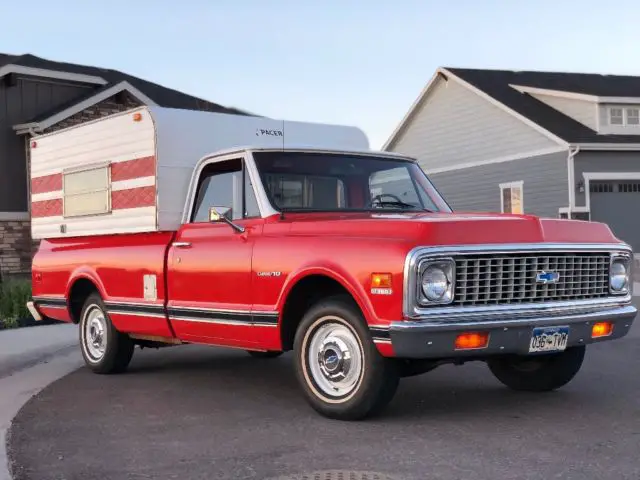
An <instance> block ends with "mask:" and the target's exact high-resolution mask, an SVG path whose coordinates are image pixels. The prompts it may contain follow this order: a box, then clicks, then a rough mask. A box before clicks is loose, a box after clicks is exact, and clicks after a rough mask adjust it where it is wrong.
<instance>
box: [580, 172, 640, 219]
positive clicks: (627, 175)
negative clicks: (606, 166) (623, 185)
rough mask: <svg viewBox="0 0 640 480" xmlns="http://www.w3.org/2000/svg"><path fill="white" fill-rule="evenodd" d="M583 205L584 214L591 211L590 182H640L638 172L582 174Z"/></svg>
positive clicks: (639, 173)
mask: <svg viewBox="0 0 640 480" xmlns="http://www.w3.org/2000/svg"><path fill="white" fill-rule="evenodd" d="M582 177H583V178H584V204H585V207H584V208H586V210H585V211H586V212H590V211H591V191H590V190H591V189H590V188H589V186H590V185H589V184H590V182H591V180H640V172H584V173H583V174H582Z"/></svg>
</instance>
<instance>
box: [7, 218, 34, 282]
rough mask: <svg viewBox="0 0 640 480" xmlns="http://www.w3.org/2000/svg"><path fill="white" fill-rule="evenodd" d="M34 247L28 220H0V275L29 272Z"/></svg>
mask: <svg viewBox="0 0 640 480" xmlns="http://www.w3.org/2000/svg"><path fill="white" fill-rule="evenodd" d="M36 249H37V243H35V242H33V241H32V240H31V222H29V220H9V221H0V275H1V276H2V277H3V278H6V277H8V276H13V275H20V274H28V273H29V272H31V260H32V258H33V254H34V252H35V251H36Z"/></svg>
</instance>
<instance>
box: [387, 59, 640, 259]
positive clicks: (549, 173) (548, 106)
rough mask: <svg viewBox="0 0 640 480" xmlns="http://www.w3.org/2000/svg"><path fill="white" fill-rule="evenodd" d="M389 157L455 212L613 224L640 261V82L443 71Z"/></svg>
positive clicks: (390, 143) (393, 140)
mask: <svg viewBox="0 0 640 480" xmlns="http://www.w3.org/2000/svg"><path fill="white" fill-rule="evenodd" d="M383 149H384V150H387V151H391V152H398V153H402V154H406V155H410V156H413V157H415V158H417V159H418V160H419V162H420V164H421V165H422V168H423V169H424V170H425V171H426V172H427V174H428V175H429V177H430V178H431V179H432V180H433V182H434V184H435V185H436V187H437V188H438V189H439V190H440V191H441V192H442V193H443V195H444V196H445V197H446V198H447V200H448V201H449V203H450V204H451V206H452V208H453V209H454V210H458V211H485V212H486V211H489V212H505V213H525V214H533V215H538V216H543V217H556V218H558V217H560V218H572V219H579V220H589V221H598V222H604V223H606V224H608V225H609V227H610V228H611V230H612V231H613V233H614V234H615V235H616V236H617V237H618V238H620V239H622V240H624V241H626V242H627V243H629V244H630V245H632V247H633V248H634V250H635V251H636V252H640V222H638V221H636V220H635V216H637V212H640V77H633V76H617V75H599V74H586V73H562V72H534V71H506V70H480V69H464V68H439V69H437V71H436V72H435V74H434V75H433V77H432V78H431V80H430V81H429V82H428V84H427V85H426V87H425V88H424V89H423V91H422V92H421V93H420V95H419V96H418V98H417V99H416V101H415V102H414V103H413V105H411V107H410V108H409V110H408V112H407V113H406V115H405V117H404V118H403V119H402V121H401V122H400V124H399V125H398V126H397V128H396V129H395V130H394V132H393V133H392V134H391V136H390V138H389V139H388V140H387V142H386V143H385V145H384V147H383Z"/></svg>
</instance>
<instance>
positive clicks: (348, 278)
mask: <svg viewBox="0 0 640 480" xmlns="http://www.w3.org/2000/svg"><path fill="white" fill-rule="evenodd" d="M311 275H323V276H325V277H329V278H331V279H333V280H335V281H336V282H338V283H339V284H340V285H342V286H343V287H344V288H345V290H347V292H349V294H350V295H351V296H352V297H353V299H354V300H355V301H356V303H357V304H358V306H359V307H360V310H361V311H362V313H363V315H364V317H365V319H366V321H367V323H372V322H373V321H374V319H375V318H376V316H375V311H374V309H373V305H372V304H371V300H370V299H369V297H368V295H367V293H366V291H365V290H364V288H363V287H362V284H361V282H359V281H358V279H356V278H354V276H353V275H352V274H350V273H349V272H348V271H347V270H346V269H345V268H344V267H342V266H341V265H338V264H336V263H333V262H325V263H323V264H314V265H311V264H307V265H303V266H301V267H300V268H298V269H297V270H295V271H293V272H291V274H290V275H289V276H288V277H287V279H286V281H285V283H284V285H283V288H282V291H281V293H280V297H279V298H278V303H277V309H278V311H279V312H282V311H283V309H284V305H285V303H286V301H287V298H288V297H289V294H290V293H291V290H292V289H293V287H295V285H296V284H297V283H298V282H299V281H300V280H302V279H304V278H306V277H309V276H311Z"/></svg>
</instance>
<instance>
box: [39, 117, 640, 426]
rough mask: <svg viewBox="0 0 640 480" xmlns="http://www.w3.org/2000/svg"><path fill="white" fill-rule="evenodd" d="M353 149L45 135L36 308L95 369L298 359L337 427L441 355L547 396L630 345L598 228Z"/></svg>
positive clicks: (623, 260) (288, 140) (310, 136)
mask: <svg viewBox="0 0 640 480" xmlns="http://www.w3.org/2000/svg"><path fill="white" fill-rule="evenodd" d="M316 127H317V128H316ZM114 132H115V133H117V135H116V134H114ZM206 132H209V134H207V133H206ZM250 139H251V140H252V141H253V143H254V144H253V145H249V146H247V144H245V142H246V141H248V140H250ZM229 144H231V145H229ZM96 145H97V146H98V147H99V148H96ZM90 146H93V149H92V148H91V147H90ZM222 146H225V147H226V148H218V147H222ZM366 147H367V145H366V142H364V141H363V136H362V134H361V132H359V131H358V130H357V129H353V128H351V127H336V126H324V125H319V126H314V125H311V124H296V123H292V124H289V123H287V122H280V123H278V122H277V121H274V120H270V119H260V118H242V119H241V118H235V117H234V116H231V115H222V114H211V113H203V112H197V113H196V112H184V111H168V110H167V109H140V110H136V111H133V112H125V113H123V114H120V115H116V116H114V117H108V118H107V119H104V120H100V121H98V122H94V123H92V124H89V125H86V126H82V127H74V128H73V129H69V131H64V130H63V131H60V132H56V133H54V134H50V135H48V136H43V137H40V138H37V139H35V140H34V143H33V144H32V152H31V153H32V165H33V166H32V185H34V186H35V189H34V195H33V202H34V204H32V212H35V216H34V222H33V227H32V229H33V230H32V232H33V234H34V237H36V238H40V239H41V243H40V247H39V250H38V252H37V254H36V256H35V258H34V264H33V292H34V298H33V301H32V302H31V303H30V305H29V308H30V309H31V311H32V312H33V314H34V316H36V317H37V318H42V317H45V316H46V317H51V318H55V319H58V320H63V321H68V322H74V323H77V324H78V325H79V343H80V347H81V351H82V353H83V356H84V359H85V362H86V364H87V366H88V367H89V368H90V369H92V370H93V371H95V372H96V373H101V374H108V373H117V372H121V371H123V370H125V369H126V367H127V365H128V364H129V362H130V361H131V358H132V355H133V352H134V349H135V347H136V346H140V347H160V346H169V345H180V344H188V343H196V344H206V345H217V346H226V347H232V348H240V349H243V350H246V351H248V352H249V353H250V354H251V355H252V356H254V357H256V358H264V359H266V358H273V357H277V356H279V355H281V354H282V353H284V352H287V351H292V352H293V354H292V357H293V362H294V363H295V366H296V374H297V378H298V380H299V383H300V386H301V389H302V390H303V392H304V393H305V396H306V398H307V400H308V401H309V403H310V405H311V406H312V407H313V408H314V409H315V410H317V411H318V412H319V413H321V414H323V415H325V416H328V417H332V418H339V419H348V420H351V419H360V418H364V417H366V416H369V415H372V414H374V413H376V412H379V411H381V410H382V409H383V408H384V407H385V406H386V405H387V404H388V402H390V401H391V399H392V398H393V396H394V394H395V392H396V389H397V386H398V382H399V379H400V378H402V377H407V376H411V375H417V374H422V373H425V372H428V371H429V370H432V369H434V368H436V367H438V366H440V365H443V364H447V363H456V364H462V363H465V362H469V361H482V362H485V363H486V364H487V365H488V367H489V368H490V370H491V372H492V373H493V374H494V375H495V376H496V378H498V380H500V381H501V382H502V383H504V384H505V385H506V386H508V387H510V388H512V389H516V390H533V391H546V390H554V389H557V388H560V387H562V386H563V385H565V384H566V383H568V382H569V381H570V380H571V379H572V378H573V377H574V376H575V375H576V374H577V373H578V371H579V369H580V367H581V365H582V361H583V358H584V355H585V352H586V346H587V345H588V344H592V343H596V342H603V341H609V340H614V339H616V338H620V337H623V336H625V335H626V334H627V333H628V332H629V329H630V328H631V325H632V322H633V320H634V318H635V316H636V309H635V307H634V306H633V305H632V303H631V295H632V292H631V282H630V269H631V259H632V252H631V249H630V248H629V246H628V245H626V244H624V243H623V242H621V241H620V240H618V239H617V238H615V237H614V236H613V234H612V233H611V231H610V229H609V228H608V227H607V226H606V225H603V224H598V223H593V222H580V221H572V220H560V219H544V218H537V217H534V216H528V215H503V214H494V213H477V212H471V213H461V212H453V211H452V209H451V208H450V206H449V205H448V203H447V202H446V200H445V199H444V198H443V197H442V195H440V193H439V192H438V190H437V189H436V188H435V186H434V185H433V184H432V182H431V181H430V180H429V178H428V176H427V175H426V174H425V173H424V172H423V170H422V169H421V168H420V166H419V165H418V163H417V161H416V159H413V158H409V157H405V156H401V155H395V154H389V153H385V152H375V151H371V150H369V149H368V148H366ZM74 149H77V153H76V152H75V151H74ZM52 165H53V167H52ZM42 202H45V204H42Z"/></svg>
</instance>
